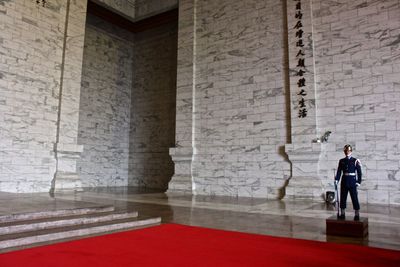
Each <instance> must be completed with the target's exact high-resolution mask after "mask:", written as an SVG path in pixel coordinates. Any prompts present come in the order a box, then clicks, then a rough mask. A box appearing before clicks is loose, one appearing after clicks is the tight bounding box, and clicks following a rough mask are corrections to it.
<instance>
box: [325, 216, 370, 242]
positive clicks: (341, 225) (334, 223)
mask: <svg viewBox="0 0 400 267" xmlns="http://www.w3.org/2000/svg"><path fill="white" fill-rule="evenodd" d="M326 234H327V235H336V236H349V237H361V238H363V237H366V236H367V235H368V218H360V220H359V221H354V220H353V216H351V218H349V219H346V220H339V219H338V218H337V216H336V215H334V216H331V217H329V218H328V219H326Z"/></svg>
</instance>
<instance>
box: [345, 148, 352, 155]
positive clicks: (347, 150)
mask: <svg viewBox="0 0 400 267" xmlns="http://www.w3.org/2000/svg"><path fill="white" fill-rule="evenodd" d="M343 152H344V154H345V155H346V157H348V156H350V155H351V148H347V149H345V150H343Z"/></svg>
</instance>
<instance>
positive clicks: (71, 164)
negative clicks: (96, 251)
mask: <svg viewBox="0 0 400 267" xmlns="http://www.w3.org/2000/svg"><path fill="white" fill-rule="evenodd" d="M86 7H87V1H86V0H82V1H71V0H68V1H67V3H66V17H65V31H64V47H63V64H62V66H61V68H62V71H61V84H60V96H59V98H60V102H59V110H58V112H59V114H58V128H57V143H56V145H55V148H54V149H55V155H56V160H57V169H56V173H55V176H54V180H53V184H52V191H53V192H54V191H55V192H57V191H60V190H77V189H79V188H81V186H82V184H81V181H80V179H79V175H78V174H77V170H76V164H77V160H78V159H79V157H80V154H81V152H82V151H83V146H81V145H78V125H79V100H80V89H81V75H82V57H83V46H84V37H85V22H86Z"/></svg>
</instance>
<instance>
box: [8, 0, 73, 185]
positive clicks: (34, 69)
mask: <svg viewBox="0 0 400 267" xmlns="http://www.w3.org/2000/svg"><path fill="white" fill-rule="evenodd" d="M65 17H66V7H65V4H64V1H52V4H51V5H48V6H47V7H45V8H43V7H38V6H37V5H36V4H35V1H23V0H14V1H7V0H3V1H0V21H1V23H0V191H9V192H37V191H48V190H49V189H50V186H51V181H52V179H53V176H54V173H55V170H56V160H55V154H54V146H55V143H56V141H57V140H56V137H57V120H58V117H57V116H58V115H57V114H58V110H59V93H60V76H61V68H62V53H63V41H64V26H65Z"/></svg>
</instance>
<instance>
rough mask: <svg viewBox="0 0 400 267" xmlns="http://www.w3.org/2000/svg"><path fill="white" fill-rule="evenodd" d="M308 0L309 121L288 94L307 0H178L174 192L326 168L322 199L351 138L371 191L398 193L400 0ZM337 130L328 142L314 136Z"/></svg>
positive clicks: (263, 187) (205, 190)
mask: <svg viewBox="0 0 400 267" xmlns="http://www.w3.org/2000/svg"><path fill="white" fill-rule="evenodd" d="M298 2H301V4H302V6H303V9H304V10H303V11H304V14H305V15H304V16H305V17H304V18H303V19H304V20H303V23H305V24H304V25H305V27H306V29H305V30H307V31H309V32H307V33H306V35H305V39H304V42H305V44H306V45H307V47H306V48H305V49H307V53H308V54H307V55H306V57H307V58H306V61H307V64H308V65H306V68H307V70H308V73H307V75H310V74H311V75H312V76H310V77H309V76H307V80H308V82H309V83H310V85H309V86H310V90H311V91H310V93H311V95H312V99H310V102H308V103H307V104H309V105H310V107H311V108H312V110H311V111H312V112H310V114H309V115H310V116H309V117H310V119H308V117H307V119H305V120H303V121H302V120H298V119H297V117H298V116H297V111H298V110H297V109H296V107H295V109H292V108H293V107H291V104H290V103H291V102H293V101H296V100H295V99H292V98H293V97H295V96H296V94H297V92H295V88H292V87H294V86H297V81H296V82H293V83H292V78H290V82H289V80H288V79H286V76H285V75H286V74H285V73H287V71H288V69H287V68H286V67H287V66H285V64H286V63H285V62H286V60H287V58H285V53H286V52H285V51H286V49H288V50H290V49H291V48H290V47H291V45H292V43H291V38H290V36H287V34H291V33H292V32H293V29H292V27H293V26H294V25H292V24H291V23H292V22H295V21H294V20H293V19H294V13H295V12H294V11H295V9H294V6H295V5H296V3H297V2H296V3H294V4H292V3H290V6H289V7H288V8H293V10H285V7H283V6H282V5H281V3H280V2H276V1H266V2H262V3H261V2H260V1H250V0H249V1H234V2H232V1H230V2H228V1H222V0H221V1H206V0H204V1H193V0H186V1H180V2H179V5H180V24H179V25H180V28H179V46H178V47H179V52H178V55H179V56H178V86H177V89H178V90H177V129H176V132H177V134H176V139H177V140H176V146H175V147H174V148H172V149H171V151H170V154H171V156H172V157H173V158H174V162H175V175H174V177H173V179H172V181H171V185H172V186H171V189H172V191H174V190H176V191H179V190H181V191H185V192H186V191H189V192H191V191H192V190H193V192H194V193H197V194H211V195H213V194H216V195H239V196H255V197H269V198H275V197H279V196H281V194H282V191H281V189H283V188H284V187H285V185H286V184H287V182H289V184H290V183H292V184H293V181H289V178H292V177H293V173H294V171H295V172H296V175H297V174H298V175H300V176H301V175H305V174H307V173H313V175H316V176H313V179H311V180H314V178H317V180H318V181H317V183H318V185H317V186H316V187H315V188H314V189H315V190H314V191H315V192H311V194H312V195H313V194H316V195H318V197H319V199H322V198H321V197H322V196H323V194H324V193H325V191H327V190H332V189H333V185H332V182H333V175H334V171H335V169H336V168H337V162H338V159H339V158H341V157H343V153H342V148H343V145H344V144H345V143H351V144H353V145H354V155H355V156H356V157H360V158H361V160H362V162H363V164H364V165H363V169H364V178H365V181H364V183H363V186H362V187H361V188H360V198H361V200H362V201H363V202H369V203H383V204H388V203H390V204H395V203H400V199H399V193H398V192H399V189H400V182H399V181H400V176H399V175H400V173H399V172H398V169H399V164H400V162H399V160H400V157H399V154H400V153H399V145H400V143H399V138H400V137H399V136H400V134H399V131H400V128H399V126H400V123H399V119H398V118H399V117H400V116H399V94H400V90H399V84H400V83H399V79H400V75H399V67H398V65H399V59H400V58H399V53H400V49H399V44H400V42H399V40H398V36H399V28H400V27H399V26H400V12H399V2H398V1H356V2H352V3H350V2H348V1H335V2H334V3H332V2H329V3H325V2H324V1H312V2H311V1H309V0H303V1H298ZM291 15H293V19H292V17H285V16H291ZM183 20H184V21H183ZM190 20H191V21H190ZM285 21H289V22H288V23H289V24H290V25H289V24H288V25H287V27H288V32H286V31H285V28H286V25H285ZM286 37H288V38H289V39H290V40H289V42H288V46H286V45H285V41H284V39H285V38H286ZM294 44H295V45H296V43H294ZM187 53H190V55H189V54H187ZM290 53H293V51H290ZM181 55H182V56H181ZM289 56H291V55H289ZM289 62H291V61H290V59H289ZM296 64H297V61H296ZM289 75H290V76H292V75H293V71H292V69H291V71H290V72H289ZM293 80H294V79H293ZM314 81H315V84H314ZM288 88H290V94H291V95H290V96H289V95H288V94H289V93H288V90H289V89H288ZM289 98H290V99H289ZM289 100H290V103H289ZM302 122H303V123H305V124H304V125H302ZM302 129H303V130H302ZM327 131H331V132H332V134H331V136H330V138H329V141H328V142H325V143H317V144H312V143H311V142H312V140H313V139H317V138H320V137H321V136H322V135H323V134H324V133H325V132H327ZM292 142H293V143H292ZM284 146H285V149H289V152H290V153H291V156H293V159H292V160H290V161H291V162H289V160H288V159H287V158H286V157H285V153H284V152H283V151H285V149H284V148H283V147H284ZM304 150H307V152H306V153H304V152H305V151H304ZM285 152H287V151H285ZM307 153H308V154H307ZM303 154H304V155H303ZM310 155H311V156H312V158H313V159H311V158H310V159H309V160H308V159H307V160H306V161H307V162H306V164H304V162H303V161H304V160H305V157H308V156H310ZM293 160H295V161H296V160H299V162H296V168H297V167H298V168H299V169H296V170H294V169H293V168H294V165H293V164H294V163H293V162H294V161H293ZM312 160H315V161H316V162H311V161H312ZM308 161H310V162H308ZM302 162H303V163H302ZM310 168H313V170H309V169H310ZM311 180H307V181H306V182H305V184H302V180H301V179H300V180H298V183H297V185H296V186H301V187H302V189H307V187H308V184H307V183H308V182H310V181H311ZM294 184H296V183H294ZM296 186H295V187H296ZM316 191H318V192H316ZM296 192H297V193H299V194H300V195H301V192H300V191H296V189H294V190H293V194H294V195H293V196H295V195H296V194H297V193H296ZM300 195H299V196H300ZM300 197H301V196H300Z"/></svg>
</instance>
